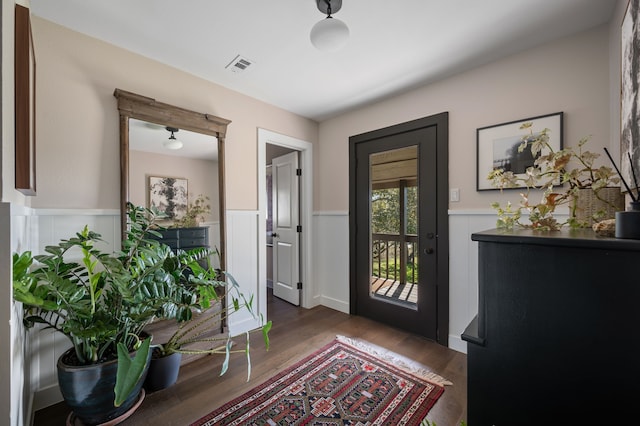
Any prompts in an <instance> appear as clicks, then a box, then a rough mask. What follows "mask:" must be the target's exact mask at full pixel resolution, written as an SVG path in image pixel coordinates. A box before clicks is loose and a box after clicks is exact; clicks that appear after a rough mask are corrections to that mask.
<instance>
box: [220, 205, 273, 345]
mask: <svg viewBox="0 0 640 426" xmlns="http://www.w3.org/2000/svg"><path fill="white" fill-rule="evenodd" d="M226 218H227V221H226V227H227V239H226V246H227V268H226V269H227V271H228V272H229V273H230V274H231V275H232V276H233V278H235V280H236V281H237V282H238V284H239V286H240V291H241V292H242V293H243V294H245V295H250V294H253V295H254V300H253V303H254V308H257V310H258V312H259V313H260V314H262V316H263V318H267V285H266V281H265V282H264V283H260V282H259V280H258V276H259V274H258V218H259V215H258V211H255V210H227V215H226ZM228 324H229V332H230V333H231V335H232V336H237V335H239V334H242V333H244V332H246V331H249V330H253V329H255V328H257V327H259V326H260V322H259V320H258V319H256V318H254V317H252V316H251V314H249V313H248V312H247V311H246V310H243V311H238V312H237V313H235V314H233V315H231V316H230V317H229V321H228Z"/></svg>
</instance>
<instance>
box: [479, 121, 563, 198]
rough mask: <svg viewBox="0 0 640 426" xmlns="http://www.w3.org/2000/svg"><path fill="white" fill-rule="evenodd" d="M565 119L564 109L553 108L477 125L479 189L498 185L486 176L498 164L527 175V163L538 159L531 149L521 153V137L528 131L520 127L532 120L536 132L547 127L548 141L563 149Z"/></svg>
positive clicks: (554, 146)
mask: <svg viewBox="0 0 640 426" xmlns="http://www.w3.org/2000/svg"><path fill="white" fill-rule="evenodd" d="M563 119H564V113H563V112H554V113H552V114H546V115H539V116H537V117H529V118H523V119H521V120H515V121H509V122H506V123H500V124H494V125H491V126H486V127H481V128H478V129H477V131H476V159H477V161H476V173H477V174H476V190H477V191H488V190H497V189H498V188H495V187H493V186H492V185H491V182H490V181H489V180H488V179H487V176H488V175H489V173H490V172H491V171H492V170H494V169H496V168H503V169H505V170H510V171H513V172H514V173H515V174H516V175H519V176H524V173H525V171H526V169H527V167H530V166H532V165H533V162H534V161H535V159H534V158H533V156H532V155H531V152H530V151H529V150H525V151H524V152H522V153H518V150H517V148H518V146H520V144H521V143H522V137H523V136H525V135H526V134H527V133H528V131H527V130H524V129H521V128H520V127H521V126H522V125H523V124H524V123H528V122H532V123H533V127H532V130H533V132H534V133H535V132H540V131H542V130H543V129H545V128H547V129H549V145H550V146H551V148H552V149H553V150H554V151H558V150H560V149H562V147H563V146H564V143H563V140H564V136H563V133H564V132H563V127H564V126H563ZM521 188H522V187H521ZM515 189H518V188H515Z"/></svg>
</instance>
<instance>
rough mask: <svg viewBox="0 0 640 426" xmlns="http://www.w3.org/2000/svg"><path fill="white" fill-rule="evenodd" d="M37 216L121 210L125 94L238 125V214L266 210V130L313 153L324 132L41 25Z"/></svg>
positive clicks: (234, 195)
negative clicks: (261, 184)
mask: <svg viewBox="0 0 640 426" xmlns="http://www.w3.org/2000/svg"><path fill="white" fill-rule="evenodd" d="M33 27H34V28H33V32H34V38H35V48H36V57H37V62H38V68H37V69H38V75H37V78H38V89H37V90H38V91H37V96H38V100H37V117H38V119H37V126H38V150H37V162H38V168H37V172H38V196H37V197H35V198H34V199H33V202H32V206H33V207H37V208H45V207H46V208H103V209H114V208H118V207H119V201H118V200H119V179H120V175H119V147H118V143H119V142H118V141H119V139H118V112H117V107H116V99H115V98H114V97H113V90H114V89H115V88H120V89H124V90H128V91H132V92H135V93H139V94H141V95H145V96H149V97H152V98H155V99H156V100H158V101H161V102H165V103H169V104H173V105H176V106H180V107H183V108H188V109H192V110H195V111H198V112H204V113H209V114H213V115H217V116H220V117H224V118H227V119H229V120H232V123H231V124H230V125H229V128H228V134H227V139H226V145H225V146H226V152H225V161H226V184H227V191H226V200H227V208H228V209H238V210H254V209H256V208H257V176H256V169H257V164H256V162H257V142H256V140H257V128H258V127H262V128H267V129H270V130H273V131H276V132H279V133H282V134H286V135H290V136H293V137H296V138H299V139H302V140H306V141H309V142H311V143H316V142H317V135H318V130H317V129H318V125H317V123H316V122H314V121H312V120H308V119H305V118H302V117H300V116H297V115H295V114H292V113H289V112H287V111H284V110H282V109H279V108H276V107H273V106H271V105H268V104H265V103H263V102H260V101H258V100H255V99H252V98H250V97H247V96H244V95H242V94H240V93H238V92H234V91H231V90H228V89H226V88H223V87H221V86H218V85H215V84H212V83H209V82H207V81H205V80H203V79H200V78H197V77H194V76H192V75H189V74H186V73H184V72H182V71H180V70H177V69H175V68H171V67H168V66H166V65H162V64H160V63H158V62H155V61H152V60H150V59H147V58H144V57H142V56H139V55H135V54H133V53H131V52H128V51H125V50H123V49H120V48H117V47H114V46H112V45H109V44H107V43H103V42H101V41H98V40H96V39H93V38H90V37H87V36H84V35H81V34H79V33H76V32H73V31H70V30H68V29H66V28H64V27H61V26H59V25H56V24H53V23H51V22H49V21H45V20H42V19H39V18H34V19H33Z"/></svg>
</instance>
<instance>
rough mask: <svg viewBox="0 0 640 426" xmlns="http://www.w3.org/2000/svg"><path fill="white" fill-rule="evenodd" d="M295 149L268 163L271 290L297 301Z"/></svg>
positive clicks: (287, 299) (298, 241)
mask: <svg viewBox="0 0 640 426" xmlns="http://www.w3.org/2000/svg"><path fill="white" fill-rule="evenodd" d="M297 170H298V152H297V151H296V152H292V153H289V154H286V155H283V156H281V157H276V158H274V159H273V160H272V163H271V174H272V194H273V195H272V197H273V200H272V208H273V294H274V296H276V297H279V298H280V299H283V300H286V301H287V302H289V303H292V304H294V305H296V306H299V305H300V290H299V289H298V283H299V282H300V233H299V232H298V225H299V224H300V214H299V186H300V185H299V180H298V179H299V178H298V175H297Z"/></svg>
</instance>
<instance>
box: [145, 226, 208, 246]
mask: <svg viewBox="0 0 640 426" xmlns="http://www.w3.org/2000/svg"><path fill="white" fill-rule="evenodd" d="M158 232H160V235H161V238H157V239H158V240H160V241H162V242H163V243H165V244H166V245H168V246H169V247H171V249H172V250H177V249H182V250H189V249H194V248H200V247H205V248H209V228H208V227H206V226H196V227H192V228H168V229H164V230H162V231H158ZM154 238H155V237H154Z"/></svg>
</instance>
